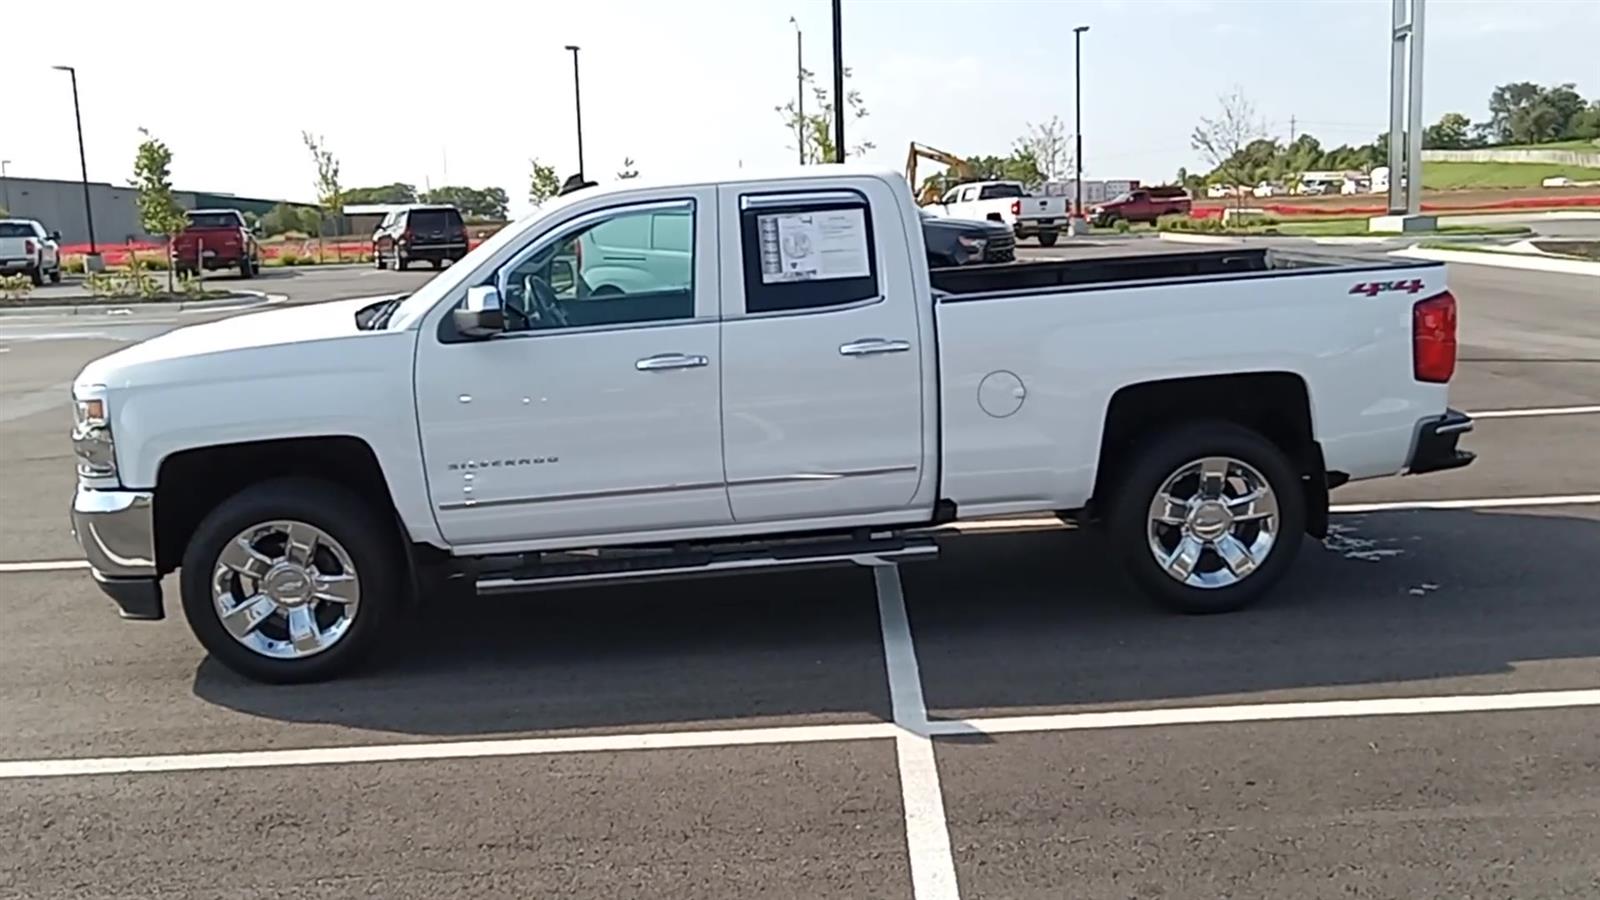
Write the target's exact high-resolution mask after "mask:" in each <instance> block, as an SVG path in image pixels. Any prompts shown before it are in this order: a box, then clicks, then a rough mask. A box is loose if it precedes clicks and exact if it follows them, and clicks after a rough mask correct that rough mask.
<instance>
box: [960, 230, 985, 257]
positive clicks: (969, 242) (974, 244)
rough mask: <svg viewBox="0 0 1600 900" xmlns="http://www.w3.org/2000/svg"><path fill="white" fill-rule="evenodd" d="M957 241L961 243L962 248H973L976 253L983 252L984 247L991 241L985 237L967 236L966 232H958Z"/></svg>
mask: <svg viewBox="0 0 1600 900" xmlns="http://www.w3.org/2000/svg"><path fill="white" fill-rule="evenodd" d="M956 243H958V244H960V245H961V247H962V249H965V250H971V251H974V252H976V253H982V252H983V248H984V247H985V246H987V245H988V243H989V242H988V241H987V240H985V239H983V238H975V237H967V236H966V235H964V234H958V235H956Z"/></svg>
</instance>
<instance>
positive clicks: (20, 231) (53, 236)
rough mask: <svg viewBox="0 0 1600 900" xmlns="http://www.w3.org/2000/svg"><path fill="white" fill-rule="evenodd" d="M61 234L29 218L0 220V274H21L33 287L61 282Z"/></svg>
mask: <svg viewBox="0 0 1600 900" xmlns="http://www.w3.org/2000/svg"><path fill="white" fill-rule="evenodd" d="M60 242H61V235H60V234H59V233H57V232H48V231H45V230H44V226H43V225H40V224H39V223H38V222H36V221H34V220H33V219H0V275H15V274H18V273H21V274H25V275H27V276H28V278H29V279H30V280H31V281H32V282H33V283H34V286H36V287H37V286H39V285H42V284H44V282H45V279H47V278H48V279H49V280H50V282H51V283H52V284H59V283H60V281H61V244H60Z"/></svg>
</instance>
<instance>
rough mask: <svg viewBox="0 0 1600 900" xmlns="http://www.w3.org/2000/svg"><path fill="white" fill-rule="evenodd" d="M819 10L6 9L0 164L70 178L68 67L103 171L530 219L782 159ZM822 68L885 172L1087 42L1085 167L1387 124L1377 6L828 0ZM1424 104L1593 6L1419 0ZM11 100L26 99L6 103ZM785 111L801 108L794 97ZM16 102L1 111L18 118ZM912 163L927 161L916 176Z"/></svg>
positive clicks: (997, 113) (1580, 1)
mask: <svg viewBox="0 0 1600 900" xmlns="http://www.w3.org/2000/svg"><path fill="white" fill-rule="evenodd" d="M830 8H831V7H830V3H829V2H828V0H742V2H741V0H676V2H660V0H657V2H632V0H584V2H577V3H574V2H565V0H561V2H558V0H522V2H516V0H502V2H499V3H496V4H489V3H483V2H478V0H452V2H450V3H448V4H442V3H439V2H432V3H413V2H408V0H389V2H385V3H373V2H366V0H339V2H323V3H312V4H300V3H278V4H269V3H252V4H234V3H215V2H178V0H167V2H162V0H144V2H142V3H139V4H137V5H135V4H130V3H127V2H125V0H122V2H102V0H78V2H75V3H73V4H71V16H70V18H67V17H63V15H62V14H61V12H60V10H59V9H58V8H56V7H52V6H51V5H50V4H43V3H12V2H7V3H6V8H5V17H4V30H3V33H0V46H3V48H4V49H3V52H0V85H4V86H5V90H6V94H7V96H8V98H9V99H8V102H7V109H8V110H9V111H8V113H7V114H6V115H5V116H4V117H3V118H0V159H5V160H9V164H8V169H9V172H10V174H11V175H13V176H16V177H38V178H76V177H78V155H77V146H76V133H75V131H74V126H73V110H72V98H71V91H70V86H69V83H68V77H67V74H66V73H64V72H58V71H54V70H52V69H51V66H52V65H72V66H75V67H76V68H77V70H78V82H79V92H80V99H81V104H82V115H83V128H84V140H85V144H86V147H87V158H88V169H89V177H90V179H91V180H95V181H110V182H114V183H125V182H126V181H127V179H128V178H129V176H130V174H131V171H132V167H133V159H134V152H135V148H136V147H137V146H138V143H139V141H140V140H141V136H140V134H139V128H141V127H143V128H147V129H149V131H150V132H151V133H152V134H154V135H156V136H157V137H160V138H161V139H162V140H164V141H166V142H167V144H168V145H169V146H170V147H171V148H172V150H173V154H174V161H173V181H174V184H175V185H176V186H177V187H178V188H180V189H185V190H203V191H218V192H231V193H235V194H240V195H245V196H255V197H272V198H287V199H294V200H311V199H313V198H314V196H315V190H314V188H313V176H314V169H313V166H312V162H311V158H310V155H309V154H308V153H307V151H306V149H305V147H304V145H303V143H302V142H301V132H302V131H310V132H312V133H313V134H317V135H321V136H323V137H324V138H325V139H326V143H327V145H328V147H329V148H330V149H332V150H333V151H334V152H335V154H336V155H337V156H338V157H339V158H340V160H341V163H342V178H343V181H344V184H345V185H346V186H350V187H353V186H366V185H377V184H387V183H390V182H394V181H403V182H409V183H413V184H416V185H417V186H418V187H419V188H420V187H424V186H427V185H430V184H431V185H433V186H438V185H440V184H444V183H449V184H466V185H470V186H474V187H486V186H500V187H503V188H505V189H506V190H507V191H508V193H509V194H510V195H511V197H512V198H513V206H512V211H513V212H514V213H521V212H524V211H526V210H527V208H528V207H527V202H526V193H527V179H528V169H529V159H530V158H533V157H537V158H539V159H540V160H543V161H545V162H548V163H551V164H554V165H555V166H556V168H557V170H558V171H559V172H560V173H561V175H562V176H563V177H564V176H565V175H567V174H570V173H571V172H574V171H576V169H577V146H576V141H575V127H574V116H573V80H572V56H571V54H570V53H568V52H567V51H565V50H564V49H563V47H564V45H567V44H577V45H579V46H581V47H582V50H581V53H580V61H581V66H582V70H581V78H582V91H583V138H584V161H585V164H586V169H587V171H588V175H589V177H591V178H595V179H597V180H606V179H609V178H610V177H612V175H613V173H614V172H616V171H617V170H618V169H620V168H621V167H622V162H623V159H624V158H625V157H626V158H631V159H633V160H634V162H635V165H636V167H637V168H638V169H639V170H640V171H641V172H642V173H643V174H645V175H648V176H651V177H652V178H671V177H673V176H674V175H676V174H680V173H682V174H688V173H691V172H693V173H696V174H701V173H704V172H706V171H707V170H715V169H717V168H719V167H725V168H728V169H733V168H736V167H738V166H741V165H743V166H748V167H753V168H756V167H762V168H764V167H771V166H776V165H782V164H784V163H786V162H788V161H790V160H791V159H793V157H794V155H795V151H794V149H793V140H792V138H791V135H790V133H789V132H788V131H787V130H786V128H785V126H784V123H783V120H782V118H781V117H780V115H779V114H778V113H777V112H776V111H775V107H777V106H779V105H780V104H782V103H784V102H786V101H788V100H789V99H791V98H792V97H793V96H794V91H795V83H794V75H795V36H794V34H795V26H794V25H791V24H790V22H789V18H790V16H793V17H794V18H795V19H796V21H797V23H798V26H799V28H800V29H801V31H802V32H803V34H804V42H805V49H804V53H805V62H806V66H807V68H809V69H812V70H814V71H815V72H817V73H818V76H819V78H820V79H821V80H822V81H823V82H824V83H825V82H827V81H828V80H829V79H830V78H831V76H830V74H829V73H830V71H831V68H830V67H831V65H832V58H833V57H832V47H831V36H830V30H829V29H830V24H829V23H830ZM843 10H844V13H843V19H844V26H843V36H844V57H845V64H846V65H847V66H849V67H850V68H851V70H852V77H851V79H850V82H849V84H850V86H851V87H853V88H854V89H856V90H859V91H860V92H861V95H862V97H863V99H864V100H865V105H866V108H867V110H868V115H867V117H866V118H864V119H860V120H852V121H850V122H849V123H848V124H847V143H850V144H854V143H857V142H858V141H871V142H872V143H874V144H875V145H876V148H875V149H874V150H872V151H870V152H868V153H867V154H866V156H865V157H864V158H865V160H866V161H868V162H872V163H878V164H882V165H884V166H886V167H890V168H893V169H896V170H899V169H901V168H902V167H903V164H904V159H905V152H906V145H907V143H908V142H909V141H913V140H914V141H919V142H922V143H926V144H931V145H933V146H935V147H940V148H943V149H946V150H950V151H952V152H955V153H957V154H958V155H980V154H990V153H992V154H1004V153H1006V152H1008V151H1009V149H1010V147H1011V145H1012V143H1013V142H1014V140H1015V139H1016V138H1017V137H1018V136H1020V135H1022V134H1023V133H1024V132H1025V131H1026V130H1027V127H1028V124H1029V123H1036V122H1044V121H1047V120H1049V119H1050V118H1051V117H1052V116H1060V118H1061V120H1062V121H1063V122H1064V123H1066V128H1067V130H1068V132H1069V133H1070V132H1071V130H1072V121H1073V40H1072V28H1073V26H1075V25H1088V26H1089V27H1090V31H1089V32H1088V33H1087V34H1085V35H1084V40H1083V137H1084V175H1085V177H1088V178H1139V179H1141V180H1144V181H1146V182H1150V181H1156V180H1165V179H1170V178H1171V177H1172V176H1173V175H1174V173H1175V172H1176V171H1177V169H1178V167H1179V166H1187V167H1189V168H1190V169H1191V170H1197V169H1198V170H1203V169H1204V168H1205V167H1204V166H1203V165H1202V163H1201V160H1200V158H1199V156H1198V154H1197V153H1196V152H1195V151H1194V150H1193V149H1192V148H1191V147H1190V144H1189V134H1190V132H1191V131H1192V130H1193V128H1194V126H1195V124H1196V122H1197V120H1198V119H1199V117H1201V116H1204V115H1210V114H1212V113H1213V112H1214V111H1215V110H1216V108H1217V103H1218V97H1219V95H1221V94H1223V93H1226V92H1228V91H1230V90H1232V89H1233V88H1235V87H1237V88H1239V89H1240V91H1241V92H1242V93H1243V94H1244V95H1245V96H1246V97H1247V98H1249V99H1250V100H1251V101H1252V102H1253V103H1254V104H1255V106H1256V108H1257V111H1258V113H1259V114H1260V116H1261V118H1262V119H1263V120H1264V122H1265V124H1266V126H1267V131H1268V133H1269V134H1270V135H1272V136H1275V137H1279V138H1287V137H1288V135H1289V131H1290V126H1291V120H1292V121H1293V124H1294V127H1295V129H1296V131H1299V132H1307V131H1309V132H1311V133H1312V134H1315V135H1316V136H1317V137H1318V138H1319V139H1320V140H1321V141H1322V143H1323V144H1324V146H1329V147H1331V146H1334V145H1337V144H1340V143H1366V142H1368V141H1370V140H1371V139H1372V138H1373V136H1374V135H1376V134H1377V133H1378V132H1380V131H1382V130H1384V129H1385V128H1386V127H1387V126H1386V123H1387V120H1388V75H1389V73H1388V60H1389V44H1388V30H1389V16H1390V0H981V2H968V0H844V3H843ZM1426 19H1427V41H1426V47H1425V58H1424V73H1425V75H1424V104H1423V106H1424V115H1425V118H1426V119H1427V120H1428V121H1429V122H1432V121H1434V120H1436V119H1437V118H1438V117H1439V116H1440V115H1442V114H1443V113H1445V112H1461V113H1464V114H1466V115H1467V116H1469V117H1471V118H1472V119H1474V120H1477V119H1479V118H1483V117H1486V116H1487V109H1486V104H1487V101H1488V96H1489V92H1490V91H1491V90H1492V89H1493V88H1494V86H1495V85H1497V84H1501V83H1504V82H1508V81H1534V82H1538V83H1541V84H1554V83H1562V82H1576V83H1577V87H1578V91H1579V93H1581V94H1583V95H1584V96H1586V97H1589V98H1591V99H1593V98H1595V97H1597V96H1600V61H1597V55H1596V51H1595V48H1596V46H1600V0H1428V5H1427V17H1426ZM19 98H26V99H25V100H22V99H19ZM807 102H808V104H809V103H810V102H811V98H810V97H809V96H808V97H807ZM23 113H25V114H23ZM924 171H931V170H924Z"/></svg>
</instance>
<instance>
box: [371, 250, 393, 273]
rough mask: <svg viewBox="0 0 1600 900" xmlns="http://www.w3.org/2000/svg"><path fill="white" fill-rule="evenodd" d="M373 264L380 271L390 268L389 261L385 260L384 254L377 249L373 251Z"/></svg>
mask: <svg viewBox="0 0 1600 900" xmlns="http://www.w3.org/2000/svg"><path fill="white" fill-rule="evenodd" d="M372 264H373V265H375V266H377V267H378V268H380V269H387V268H389V261H388V260H387V259H384V258H383V253H382V252H381V251H379V250H378V249H377V248H373V251H372Z"/></svg>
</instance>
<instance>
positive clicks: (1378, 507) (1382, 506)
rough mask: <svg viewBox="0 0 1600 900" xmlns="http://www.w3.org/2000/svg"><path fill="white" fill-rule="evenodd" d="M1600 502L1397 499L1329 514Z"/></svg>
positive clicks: (1573, 498) (1571, 497)
mask: <svg viewBox="0 0 1600 900" xmlns="http://www.w3.org/2000/svg"><path fill="white" fill-rule="evenodd" d="M1594 503H1600V494H1562V495H1559V496H1554V497H1489V498H1480V499H1476V500H1397V501H1390V502H1384V503H1337V504H1334V505H1333V506H1330V507H1328V511H1329V512H1332V513H1367V512H1392V511H1395V510H1404V509H1512V508H1517V507H1522V508H1531V507H1535V506H1584V505H1588V504H1594Z"/></svg>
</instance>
